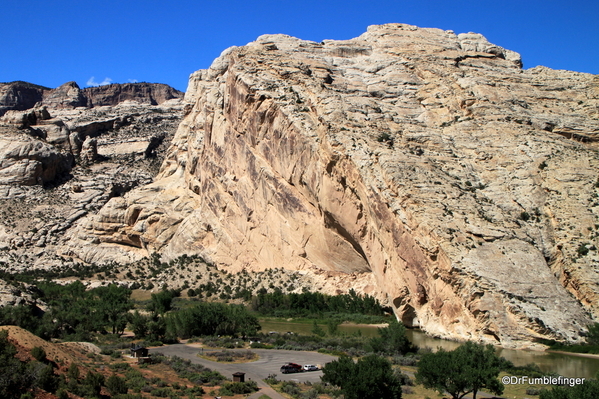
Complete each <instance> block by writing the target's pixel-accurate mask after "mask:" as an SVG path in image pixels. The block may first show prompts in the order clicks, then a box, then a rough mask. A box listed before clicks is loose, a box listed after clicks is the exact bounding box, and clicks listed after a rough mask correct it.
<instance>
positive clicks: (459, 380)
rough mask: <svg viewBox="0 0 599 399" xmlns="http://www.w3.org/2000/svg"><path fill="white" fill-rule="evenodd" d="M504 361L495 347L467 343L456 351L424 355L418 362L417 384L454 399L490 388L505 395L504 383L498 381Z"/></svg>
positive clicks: (441, 351) (474, 394)
mask: <svg viewBox="0 0 599 399" xmlns="http://www.w3.org/2000/svg"><path fill="white" fill-rule="evenodd" d="M501 364H502V359H501V358H500V357H499V356H497V355H496V354H495V348H493V345H487V346H484V345H481V344H476V343H474V342H466V343H465V344H464V345H462V346H460V347H459V348H457V349H455V350H453V351H445V350H443V349H442V348H440V349H439V351H438V352H436V353H428V354H425V355H423V356H422V358H421V359H420V362H419V363H418V372H417V373H416V382H417V383H419V384H422V385H424V386H425V387H426V388H432V389H436V390H437V391H438V392H439V393H441V394H443V393H445V392H447V393H449V394H450V395H451V396H452V398H453V399H461V398H463V397H464V396H465V395H467V394H469V393H472V397H473V399H476V395H477V393H478V391H480V390H481V389H483V388H484V389H488V390H489V391H491V392H493V393H495V394H497V395H501V393H502V392H503V384H502V383H501V382H500V381H499V380H498V378H497V377H498V375H499V372H500V371H501Z"/></svg>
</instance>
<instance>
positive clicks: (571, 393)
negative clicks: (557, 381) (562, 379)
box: [539, 380, 599, 399]
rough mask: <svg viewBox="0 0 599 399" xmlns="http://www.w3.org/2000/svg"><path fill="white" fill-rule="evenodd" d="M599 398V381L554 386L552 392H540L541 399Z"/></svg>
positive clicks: (545, 390)
mask: <svg viewBox="0 0 599 399" xmlns="http://www.w3.org/2000/svg"><path fill="white" fill-rule="evenodd" d="M597 398H599V381H597V380H586V381H585V382H584V383H583V384H580V385H575V386H573V387H568V386H554V387H553V388H551V390H547V389H544V390H542V391H541V392H540V395H539V399H597Z"/></svg>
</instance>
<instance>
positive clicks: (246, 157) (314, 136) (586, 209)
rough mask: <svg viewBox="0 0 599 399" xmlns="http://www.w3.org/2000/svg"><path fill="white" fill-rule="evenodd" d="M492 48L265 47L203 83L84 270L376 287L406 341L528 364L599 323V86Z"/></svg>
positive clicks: (452, 40)
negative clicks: (467, 348)
mask: <svg viewBox="0 0 599 399" xmlns="http://www.w3.org/2000/svg"><path fill="white" fill-rule="evenodd" d="M521 65H522V63H521V60H520V56H519V55H518V54H517V53H514V52H512V51H509V50H506V49H503V48H501V47H499V46H496V45H493V44H491V43H489V42H488V41H487V40H486V39H485V38H484V37H483V36H482V35H479V34H472V33H468V34H460V35H456V34H454V33H453V32H450V31H442V30H438V29H421V28H417V27H414V26H410V25H403V24H389V25H382V26H371V27H369V28H368V31H367V32H366V33H364V34H363V35H361V36H359V37H357V38H355V39H352V40H346V41H332V40H327V41H324V42H322V43H315V42H310V41H304V40H300V39H296V38H293V37H289V36H285V35H265V36H261V37H259V38H258V39H257V40H256V41H255V42H252V43H249V44H248V45H247V46H243V47H234V48H231V49H228V50H227V51H225V52H224V53H223V54H222V55H221V57H219V58H218V59H217V60H215V61H214V63H213V65H212V66H211V67H210V69H208V70H201V71H198V72H196V73H194V74H192V75H191V77H190V82H189V88H188V92H187V93H186V101H187V102H188V103H189V104H190V105H189V106H188V107H187V114H186V116H185V118H184V119H183V121H182V123H181V125H180V126H179V129H178V131H177V133H176V135H175V138H174V140H173V143H172V145H171V147H170V149H169V152H168V155H167V158H166V159H165V161H164V163H163V165H162V169H161V172H160V174H159V176H158V178H157V179H156V181H155V182H154V183H152V184H151V185H149V186H146V187H143V188H140V189H136V190H133V191H131V192H129V193H128V194H127V195H125V196H124V197H119V198H113V199H112V200H110V201H109V202H108V203H107V205H106V206H105V207H104V208H102V209H101V210H100V212H99V213H98V215H96V216H93V217H91V216H90V217H88V218H87V219H85V220H84V221H83V222H82V223H81V225H80V228H79V229H78V231H77V232H75V233H73V234H72V237H71V241H70V244H69V246H68V247H66V248H65V253H68V254H70V255H72V256H75V257H78V258H80V259H83V260H85V261H98V260H99V259H104V260H106V259H115V260H125V259H134V258H136V257H141V256H144V255H148V254H150V253H152V252H155V251H157V252H161V253H162V254H163V255H164V256H165V257H171V258H172V257H175V256H177V255H180V254H183V253H188V254H189V253H199V254H201V255H202V256H203V257H205V258H209V259H211V260H212V261H214V262H216V263H218V264H219V265H222V266H226V267H229V268H230V269H232V270H239V269H243V268H251V269H265V268H271V267H280V266H284V267H286V268H290V269H300V270H315V269H322V270H330V271H336V272H339V271H341V272H345V273H361V274H364V273H366V274H372V276H374V280H375V281H376V287H363V288H364V289H368V290H373V291H371V293H376V294H377V295H378V296H379V298H382V299H385V300H386V301H387V302H388V303H389V304H391V305H392V306H393V309H394V311H395V313H396V314H397V316H398V317H399V318H400V319H401V320H402V321H404V323H406V324H408V325H419V326H420V327H422V328H423V329H424V330H426V331H428V332H430V333H433V334H436V335H439V336H443V337H451V338H458V339H477V340H482V341H487V342H493V343H499V344H502V345H505V346H513V347H524V346H526V345H529V343H530V342H531V341H534V340H535V339H540V338H551V339H559V340H565V341H572V342H575V341H578V340H580V339H581V336H580V334H581V332H582V331H583V330H584V329H585V327H586V324H587V323H589V322H590V320H591V315H592V316H593V317H596V316H599V306H598V301H597V299H598V296H597V295H598V293H599V287H598V282H599V276H598V275H597V268H596V265H597V261H598V260H599V254H598V251H597V246H598V245H599V243H598V242H597V237H598V236H599V222H598V216H599V199H598V197H599V188H598V187H599V184H598V183H597V176H598V166H599V161H598V157H597V152H596V142H597V134H598V133H599V118H598V116H599V77H597V76H593V75H589V74H582V73H576V72H568V71H554V70H550V69H548V68H544V67H537V68H533V69H529V70H522V69H521Z"/></svg>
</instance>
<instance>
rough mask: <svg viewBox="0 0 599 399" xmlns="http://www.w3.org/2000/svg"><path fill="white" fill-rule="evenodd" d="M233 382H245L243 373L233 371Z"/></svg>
mask: <svg viewBox="0 0 599 399" xmlns="http://www.w3.org/2000/svg"><path fill="white" fill-rule="evenodd" d="M233 382H245V373H242V372H240V371H238V372H236V373H233Z"/></svg>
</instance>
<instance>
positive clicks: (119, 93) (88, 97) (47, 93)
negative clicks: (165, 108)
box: [0, 81, 183, 116]
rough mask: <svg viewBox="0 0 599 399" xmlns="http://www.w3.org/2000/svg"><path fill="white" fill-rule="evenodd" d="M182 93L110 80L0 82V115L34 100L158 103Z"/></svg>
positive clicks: (57, 104)
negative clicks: (86, 82)
mask: <svg viewBox="0 0 599 399" xmlns="http://www.w3.org/2000/svg"><path fill="white" fill-rule="evenodd" d="M182 97H183V93H181V92H180V91H178V90H175V89H173V88H172V87H170V86H168V85H165V84H162V83H124V84H120V83H114V84H110V85H104V86H98V87H87V88H85V89H81V88H80V87H79V85H77V83H75V82H67V83H65V84H63V85H62V86H60V87H57V88H56V89H50V88H48V87H44V86H40V85H35V84H32V83H28V82H21V81H16V82H10V83H0V116H2V115H4V114H5V113H6V111H9V110H16V111H23V110H28V109H31V108H33V107H34V106H35V105H36V104H38V103H39V105H45V106H47V107H48V108H50V109H65V108H67V109H72V108H77V107H87V108H93V107H100V106H106V105H109V106H115V105H118V104H121V103H123V102H125V101H134V102H136V103H138V104H146V105H160V104H162V103H164V102H166V101H169V100H173V99H178V98H182Z"/></svg>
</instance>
